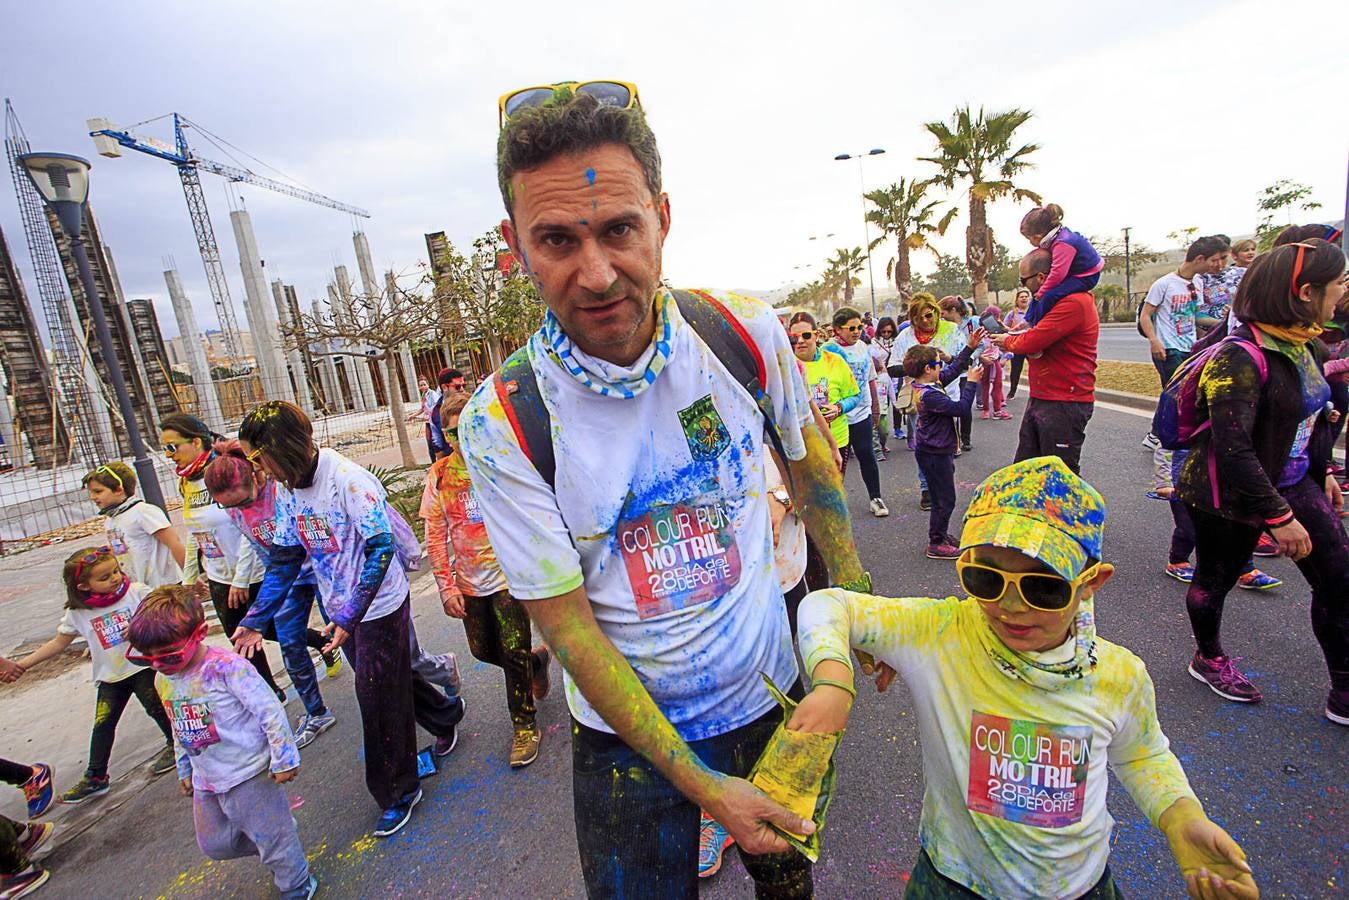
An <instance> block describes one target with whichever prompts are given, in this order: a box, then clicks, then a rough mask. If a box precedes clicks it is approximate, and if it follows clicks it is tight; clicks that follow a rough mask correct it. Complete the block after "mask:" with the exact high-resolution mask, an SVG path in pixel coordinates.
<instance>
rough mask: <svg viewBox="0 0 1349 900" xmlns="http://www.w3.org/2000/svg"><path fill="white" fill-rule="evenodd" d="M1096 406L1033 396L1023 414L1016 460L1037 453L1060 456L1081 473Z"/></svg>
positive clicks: (1019, 460)
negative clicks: (1088, 431)
mask: <svg viewBox="0 0 1349 900" xmlns="http://www.w3.org/2000/svg"><path fill="white" fill-rule="evenodd" d="M1095 409H1096V404H1094V403H1076V402H1074V401H1072V400H1041V399H1039V398H1036V397H1032V398H1030V402H1029V403H1027V404H1026V412H1025V414H1024V415H1023V416H1022V417H1021V433H1020V435H1019V439H1020V442H1019V443H1018V444H1017V448H1016V458H1015V459H1014V460H1013V462H1021V461H1022V460H1023V459H1032V458H1033V457H1036V456H1057V457H1058V458H1059V459H1062V460H1063V463H1064V465H1066V466H1067V467H1068V468H1069V469H1071V470H1072V471H1073V473H1074V474H1080V473H1081V469H1082V444H1083V442H1084V441H1085V440H1086V439H1087V422H1089V421H1091V414H1092V413H1093V412H1094V411H1095Z"/></svg>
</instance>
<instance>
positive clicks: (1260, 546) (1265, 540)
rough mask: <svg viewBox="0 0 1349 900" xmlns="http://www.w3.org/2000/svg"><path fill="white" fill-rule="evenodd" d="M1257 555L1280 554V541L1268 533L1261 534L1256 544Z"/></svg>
mask: <svg viewBox="0 0 1349 900" xmlns="http://www.w3.org/2000/svg"><path fill="white" fill-rule="evenodd" d="M1255 555H1256V556H1279V555H1281V554H1280V553H1279V542H1278V541H1276V540H1274V538H1272V537H1270V536H1269V535H1267V534H1261V535H1260V540H1259V541H1258V542H1257V543H1256V545H1255Z"/></svg>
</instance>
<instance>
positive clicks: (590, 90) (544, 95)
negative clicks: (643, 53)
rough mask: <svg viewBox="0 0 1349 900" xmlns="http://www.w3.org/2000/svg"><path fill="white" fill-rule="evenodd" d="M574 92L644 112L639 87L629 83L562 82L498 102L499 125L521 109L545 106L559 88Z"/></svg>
mask: <svg viewBox="0 0 1349 900" xmlns="http://www.w3.org/2000/svg"><path fill="white" fill-rule="evenodd" d="M564 87H565V88H571V90H572V93H574V94H590V95H591V96H592V97H594V98H595V99H596V100H598V101H599V102H600V103H602V104H604V105H606V106H616V107H618V108H619V109H630V108H632V107H634V106H636V107H638V108H641V105H642V101H641V99H640V98H639V97H638V96H637V85H635V84H633V83H632V82H630V81H559V82H556V83H555V84H536V85H531V86H530V87H523V88H519V89H518V90H514V91H511V92H510V93H506V94H502V95H501V96H500V97H499V98H497V125H498V126H501V125H505V124H506V120H507V119H509V118H510V117H511V116H513V115H515V114H516V113H518V112H519V111H520V110H522V109H529V108H531V107H535V106H542V105H543V104H545V103H547V102H548V101H549V100H551V99H553V95H554V94H555V93H556V92H557V89H558V88H564Z"/></svg>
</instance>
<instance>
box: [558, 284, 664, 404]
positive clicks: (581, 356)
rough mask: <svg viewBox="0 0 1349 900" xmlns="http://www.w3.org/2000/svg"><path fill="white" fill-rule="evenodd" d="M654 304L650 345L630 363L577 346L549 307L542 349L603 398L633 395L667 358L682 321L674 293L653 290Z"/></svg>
mask: <svg viewBox="0 0 1349 900" xmlns="http://www.w3.org/2000/svg"><path fill="white" fill-rule="evenodd" d="M655 304H656V328H655V333H654V334H653V336H652V340H651V345H650V346H648V347H647V348H646V349H645V350H643V351H642V354H641V356H639V357H637V359H636V360H635V361H634V362H633V364H632V365H631V366H617V365H614V364H613V363H611V362H606V361H604V360H602V359H597V358H596V357H594V356H591V355H590V354H588V353H586V352H585V351H584V350H582V349H581V348H579V347H577V346H576V345H575V344H574V343H573V342H572V339H571V338H570V337H568V336H567V333H566V332H565V331H563V330H562V323H561V322H559V321H558V320H557V317H556V316H554V315H553V313H552V310H549V311H548V313H547V314H546V315H545V316H544V318H543V327H542V328H541V329H540V331H539V337H540V338H541V339H542V342H543V345H544V347H543V349H545V350H546V352H547V353H548V355H549V356H551V357H553V359H555V360H557V363H558V365H560V366H562V368H563V369H564V370H565V371H566V372H567V373H568V374H569V375H571V376H572V377H573V378H575V379H576V380H577V381H578V382H580V383H581V384H582V385H583V386H584V387H586V388H587V389H588V390H591V391H594V392H595V393H597V394H599V395H600V396H603V397H620V398H623V399H631V398H632V397H636V396H637V395H638V394H640V393H641V392H642V391H644V390H646V389H647V387H648V386H650V385H651V384H652V383H654V382H655V380H656V376H657V375H659V374H660V373H661V371H662V370H663V369H664V368H665V365H666V363H668V362H669V361H670V347H671V345H672V344H673V343H674V336H675V334H676V332H677V331H678V329H679V328H680V326H681V325H682V324H683V321H684V320H683V317H682V316H680V315H679V307H678V305H677V304H676V303H675V301H674V296H673V295H672V294H671V293H670V292H669V291H668V290H666V289H665V288H663V287H662V288H658V289H657V290H656V297H655Z"/></svg>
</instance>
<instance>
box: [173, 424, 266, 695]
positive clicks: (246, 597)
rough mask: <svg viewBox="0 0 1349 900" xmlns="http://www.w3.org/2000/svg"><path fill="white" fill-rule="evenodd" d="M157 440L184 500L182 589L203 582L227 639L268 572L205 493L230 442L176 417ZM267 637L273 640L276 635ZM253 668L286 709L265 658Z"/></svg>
mask: <svg viewBox="0 0 1349 900" xmlns="http://www.w3.org/2000/svg"><path fill="white" fill-rule="evenodd" d="M159 440H160V442H161V443H162V444H163V448H164V455H165V456H166V457H167V458H168V460H169V461H170V462H171V463H173V465H174V467H175V471H176V473H177V475H178V493H180V494H181V495H182V497H183V525H184V527H186V529H187V536H188V544H187V558H186V560H185V561H184V565H183V584H185V585H187V586H188V587H192V586H193V585H195V584H197V583H199V582H200V581H201V580H202V579H205V581H206V586H207V589H208V591H209V593H210V597H211V605H212V606H214V607H215V612H216V616H217V617H218V618H219V619H220V625H221V627H222V628H224V630H225V634H232V633H233V632H234V628H235V626H236V625H238V624H239V622H240V620H242V619H243V617H244V614H245V613H247V612H248V607H249V606H251V605H252V603H253V601H254V600H255V599H256V598H257V595H258V588H259V587H261V586H262V576H263V572H264V567H263V564H262V561H261V560H259V559H258V557H257V554H256V553H254V552H253V548H252V547H251V546H249V543H248V541H247V540H245V539H244V535H243V532H241V531H240V530H239V526H237V525H235V524H234V522H233V521H231V519H230V517H229V513H227V512H225V510H224V509H222V508H221V507H220V506H219V505H217V504H216V503H215V501H214V500H212V499H211V493H210V491H208V490H207V489H206V483H205V475H206V467H207V466H208V465H210V464H211V462H212V460H214V459H215V458H216V457H217V455H219V454H220V453H223V452H225V451H226V450H228V449H229V448H230V447H231V446H232V445H233V442H232V441H227V440H226V439H225V438H224V437H223V436H222V435H219V434H216V433H215V432H214V431H212V430H211V429H210V428H208V427H206V424H205V423H204V422H202V421H201V419H198V418H197V417H196V416H190V415H187V414H186V413H174V414H173V415H169V416H165V417H164V418H163V419H161V420H160V423H159ZM268 637H270V638H272V639H273V640H275V632H273V633H272V634H269V635H268ZM252 662H253V667H254V668H256V669H257V670H258V674H259V675H261V676H262V680H263V681H265V682H267V686H268V687H270V688H271V689H272V691H273V692H275V694H276V695H277V697H278V698H280V700H281V702H282V703H284V702H285V700H286V694H285V692H284V691H283V690H281V688H279V687H277V684H276V680H275V679H274V678H272V667H271V665H270V664H269V663H268V662H267V656H266V655H265V654H262V653H256V654H254V655H253V657H252Z"/></svg>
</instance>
